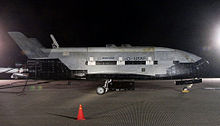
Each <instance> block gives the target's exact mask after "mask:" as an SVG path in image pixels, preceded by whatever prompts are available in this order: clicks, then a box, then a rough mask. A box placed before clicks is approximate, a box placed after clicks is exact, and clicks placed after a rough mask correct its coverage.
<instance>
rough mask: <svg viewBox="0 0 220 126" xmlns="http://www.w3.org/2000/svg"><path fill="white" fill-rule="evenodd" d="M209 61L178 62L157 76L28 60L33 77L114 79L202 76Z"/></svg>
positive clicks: (46, 60) (49, 60)
mask: <svg viewBox="0 0 220 126" xmlns="http://www.w3.org/2000/svg"><path fill="white" fill-rule="evenodd" d="M206 65H207V63H206V61H204V60H199V61H198V62H196V63H178V64H175V65H173V66H172V67H170V68H169V69H168V70H167V73H166V74H156V75H155V76H148V75H140V74H117V73H116V74H87V71H86V70H69V69H68V67H66V66H65V65H64V64H63V63H62V62H61V61H60V60H59V59H31V60H28V61H27V68H28V69H29V78H31V79H57V80H67V79H90V80H95V79H114V80H149V79H185V78H195V77H200V76H201V73H202V72H203V70H204V68H205V67H206Z"/></svg>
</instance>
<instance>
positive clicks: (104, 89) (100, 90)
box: [96, 79, 112, 95]
mask: <svg viewBox="0 0 220 126" xmlns="http://www.w3.org/2000/svg"><path fill="white" fill-rule="evenodd" d="M110 83H112V79H108V80H105V84H104V86H99V87H97V89H96V93H97V94H98V95H103V94H105V93H107V92H108V90H109V84H110Z"/></svg>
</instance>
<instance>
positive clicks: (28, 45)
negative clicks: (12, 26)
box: [8, 32, 47, 59]
mask: <svg viewBox="0 0 220 126" xmlns="http://www.w3.org/2000/svg"><path fill="white" fill-rule="evenodd" d="M8 34H9V35H10V37H11V38H12V39H13V40H14V41H15V42H16V44H17V45H18V46H19V47H20V48H21V50H22V51H23V52H24V54H25V55H26V56H27V57H28V58H29V59H33V58H43V57H47V55H46V54H45V53H44V52H43V51H42V50H41V49H42V48H44V47H43V46H42V45H41V44H40V43H39V41H38V40H37V39H35V38H27V37H26V36H25V35H24V34H22V33H21V32H8Z"/></svg>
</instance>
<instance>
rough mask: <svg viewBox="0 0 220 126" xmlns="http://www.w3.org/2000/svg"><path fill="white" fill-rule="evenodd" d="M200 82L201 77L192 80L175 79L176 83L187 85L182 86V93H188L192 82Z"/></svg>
mask: <svg viewBox="0 0 220 126" xmlns="http://www.w3.org/2000/svg"><path fill="white" fill-rule="evenodd" d="M197 83H202V79H199V78H194V79H192V80H181V81H176V85H187V86H186V87H184V88H183V90H182V93H189V89H191V88H192V86H193V84H197Z"/></svg>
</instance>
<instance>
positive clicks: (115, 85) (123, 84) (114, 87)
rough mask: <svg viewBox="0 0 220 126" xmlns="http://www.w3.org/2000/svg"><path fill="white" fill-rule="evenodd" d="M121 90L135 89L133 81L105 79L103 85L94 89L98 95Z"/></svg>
mask: <svg viewBox="0 0 220 126" xmlns="http://www.w3.org/2000/svg"><path fill="white" fill-rule="evenodd" d="M121 90H135V85H134V82H132V81H114V82H113V80H112V79H107V80H105V84H104V85H103V86H99V87H97V89H96V93H97V94H98V95H103V94H105V93H107V92H108V91H121Z"/></svg>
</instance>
